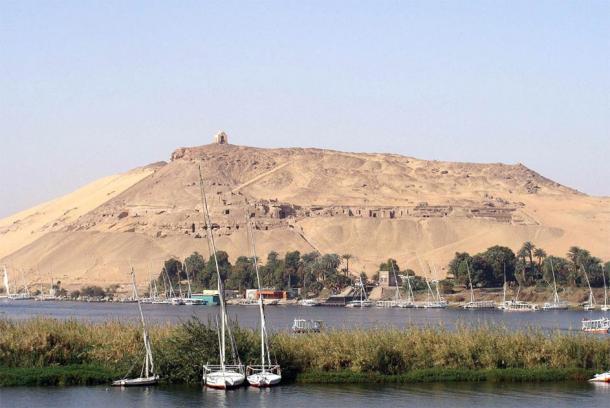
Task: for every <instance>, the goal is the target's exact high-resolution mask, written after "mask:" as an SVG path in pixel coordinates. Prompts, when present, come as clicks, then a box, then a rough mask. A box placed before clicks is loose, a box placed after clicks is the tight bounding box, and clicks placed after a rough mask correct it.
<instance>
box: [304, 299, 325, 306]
mask: <svg viewBox="0 0 610 408" xmlns="http://www.w3.org/2000/svg"><path fill="white" fill-rule="evenodd" d="M321 304H322V302H320V301H319V300H318V299H303V300H301V301H300V302H299V305H301V306H309V307H314V306H320V305H321Z"/></svg>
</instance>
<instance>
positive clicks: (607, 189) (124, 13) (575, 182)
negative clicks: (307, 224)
mask: <svg viewBox="0 0 610 408" xmlns="http://www.w3.org/2000/svg"><path fill="white" fill-rule="evenodd" d="M219 130H224V131H226V132H227V133H228V134H229V137H230V141H231V142H232V143H234V144H242V145H251V146H259V147H291V146H299V147H321V148H330V149H337V150H343V151H354V152H391V153H398V154H404V155H408V156H414V157H418V158H422V159H435V160H449V161H469V162H504V163H523V164H525V165H526V166H528V167H530V168H532V169H534V170H536V171H537V172H539V173H541V174H543V175H544V176H546V177H549V178H551V179H553V180H555V181H558V182H560V183H562V184H565V185H568V186H570V187H573V188H576V189H578V190H580V191H583V192H585V193H588V194H593V195H605V196H610V166H609V163H608V157H609V155H610V1H559V0H555V1H490V0H487V1H476V0H471V1H385V0H375V1H372V0H371V1H356V0H353V1H347V0H345V1H329V0H324V1H315V0H311V1H302V0H301V1H290V0H283V1H237V2H232V1H219V2H207V1H193V2H190V1H180V2H167V1H159V2H157V1H142V2H138V1H124V0H121V1H97V2H89V1H83V0H78V1H44V2H43V1H26V0H16V1H12V0H3V1H1V2H0V149H1V150H0V154H1V159H0V217H3V216H7V215H9V214H12V213H14V212H17V211H19V210H22V209H26V208H29V207H31V206H33V205H36V204H38V203H40V202H43V201H46V200H49V199H52V198H55V197H58V196H61V195H63V194H66V193H68V192H70V191H73V190H74V189H76V188H78V187H80V186H82V185H84V184H86V183H88V182H91V181H93V180H96V179H98V178H100V177H104V176H107V175H111V174H115V173H120V172H124V171H127V170H129V169H132V168H134V167H138V166H142V165H145V164H148V163H151V162H156V161H159V160H168V159H169V157H170V154H171V152H172V151H173V150H174V149H175V148H177V147H181V146H196V145H202V144H206V143H209V142H211V139H212V136H213V134H215V133H216V132H218V131H219Z"/></svg>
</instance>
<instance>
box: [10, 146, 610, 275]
mask: <svg viewBox="0 0 610 408" xmlns="http://www.w3.org/2000/svg"><path fill="white" fill-rule="evenodd" d="M199 165H201V167H202V171H203V176H204V179H205V184H206V189H207V193H208V196H209V199H210V206H211V211H212V219H213V222H214V223H215V224H217V225H216V228H217V229H216V231H217V237H218V242H217V244H218V248H219V249H223V250H226V251H227V252H228V253H229V255H230V256H231V257H232V260H234V259H235V257H236V256H238V255H243V254H248V247H247V244H246V234H245V231H244V229H243V228H242V227H243V225H244V222H245V221H244V220H245V217H246V214H248V215H249V216H251V215H252V214H254V215H255V217H256V222H257V224H258V230H257V232H256V233H257V244H258V247H259V248H258V250H259V256H262V257H264V256H266V254H267V253H268V252H269V251H271V250H276V251H278V252H280V253H283V252H285V251H288V250H299V251H301V252H310V251H314V250H319V251H321V252H323V253H326V252H336V253H338V254H344V253H350V254H352V255H353V256H354V258H353V260H352V261H350V264H351V265H352V266H353V269H354V270H363V269H364V270H365V271H366V272H367V273H370V274H372V273H374V272H375V271H376V266H377V265H378V264H379V263H380V262H381V261H384V260H385V259H386V258H388V257H393V258H396V259H397V260H398V262H399V264H400V265H401V266H403V267H404V266H408V267H410V268H413V269H415V270H419V269H420V262H419V261H418V259H420V260H421V261H422V263H424V262H427V263H429V264H430V265H431V266H433V269H436V272H435V273H436V275H437V276H439V277H440V276H443V275H444V273H445V271H444V269H443V268H445V266H446V264H447V262H448V261H449V260H450V259H451V258H452V256H453V254H454V253H455V252H456V251H480V250H483V249H485V248H487V247H489V246H491V245H495V244H502V245H507V246H510V247H512V248H513V249H517V248H518V247H519V246H520V245H521V243H522V242H523V241H526V240H531V241H533V242H534V243H535V244H536V245H537V246H540V247H542V248H544V249H546V250H547V252H549V253H554V254H558V255H564V254H565V252H566V251H567V250H568V248H569V246H571V245H579V246H582V247H585V248H587V249H589V250H590V251H591V252H592V253H593V254H594V255H596V256H600V257H602V258H604V259H608V258H610V245H609V242H608V241H609V237H610V199H609V198H599V197H590V196H587V195H585V194H582V193H580V192H578V191H576V190H573V189H571V188H568V187H565V186H562V185H560V184H558V183H556V182H554V181H552V180H549V179H547V178H545V177H543V176H541V175H540V174H538V173H536V172H534V171H532V170H530V169H528V168H527V167H525V166H523V165H520V164H517V165H506V164H499V163H498V164H472V163H451V162H440V161H427V160H420V159H415V158H411V157H405V156H400V155H396V154H364V153H345V152H338V151H331V150H321V149H307V148H289V149H261V148H254V147H245V146H237V145H231V144H216V143H214V144H210V145H205V146H199V147H191V148H179V149H177V150H175V151H174V152H173V153H172V155H171V160H170V161H169V162H168V163H165V162H162V163H155V164H152V165H149V166H146V167H142V168H138V169H135V170H132V171H130V172H127V173H125V174H120V175H116V176H111V177H107V178H104V179H101V180H99V181H96V182H94V183H91V184H89V185H87V186H85V187H83V188H81V189H79V190H77V191H75V192H73V193H71V194H68V195H67V196H64V197H61V198H58V199H56V200H53V201H50V202H48V203H45V204H41V205H39V206H37V207H35V208H32V209H30V210H27V211H23V212H20V213H18V214H15V215H13V216H10V217H8V218H5V219H2V220H0V264H2V263H5V264H7V265H8V266H9V270H12V271H14V272H13V273H12V275H11V276H12V278H11V279H12V280H13V279H14V280H18V279H21V278H19V276H24V277H23V278H22V280H25V281H27V282H29V283H30V284H34V283H37V282H44V283H49V282H50V280H51V278H52V279H54V280H61V281H62V282H63V283H64V284H68V285H73V286H82V285H85V284H102V285H104V284H109V283H115V282H128V274H127V271H128V265H129V262H130V261H131V262H132V263H133V264H134V266H135V267H136V270H137V272H138V274H139V279H140V280H144V279H147V276H148V275H149V273H150V272H151V271H152V273H155V274H157V273H158V271H159V270H160V265H161V263H162V261H163V260H165V259H167V258H168V257H169V256H177V257H185V256H188V255H189V254H190V253H192V252H193V251H199V252H200V253H203V254H205V256H206V257H207V255H208V251H207V244H206V241H205V239H204V237H205V230H204V229H203V223H202V213H201V203H200V194H199V181H198V180H199V179H198V177H199V176H198V166H199Z"/></svg>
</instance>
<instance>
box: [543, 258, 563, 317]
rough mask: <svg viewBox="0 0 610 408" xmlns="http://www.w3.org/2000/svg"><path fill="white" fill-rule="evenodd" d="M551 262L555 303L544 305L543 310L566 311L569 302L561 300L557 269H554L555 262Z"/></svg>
mask: <svg viewBox="0 0 610 408" xmlns="http://www.w3.org/2000/svg"><path fill="white" fill-rule="evenodd" d="M550 261H551V273H552V274H553V301H552V302H547V303H545V304H544V305H542V310H566V309H567V308H568V302H566V301H565V300H559V293H557V281H556V280H555V269H554V268H553V260H552V259H550Z"/></svg>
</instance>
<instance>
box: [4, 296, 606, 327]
mask: <svg viewBox="0 0 610 408" xmlns="http://www.w3.org/2000/svg"><path fill="white" fill-rule="evenodd" d="M143 308H144V313H145V315H146V318H147V319H148V320H150V321H152V322H157V323H180V322H183V321H186V320H188V319H190V318H191V317H192V316H196V317H197V318H199V319H200V320H202V321H207V320H208V319H211V320H214V318H215V316H216V314H217V313H218V310H219V309H218V307H213V306H171V305H151V304H145V305H143ZM266 311H267V313H266V314H267V319H268V325H269V326H270V327H271V329H272V330H289V329H290V327H291V325H292V321H293V320H294V319H295V318H303V319H312V320H323V321H324V324H325V326H326V327H328V328H348V329H349V328H357V327H365V328H370V327H379V326H394V327H399V328H403V327H409V326H426V325H432V326H438V325H442V326H445V327H447V328H449V329H451V328H454V327H455V326H456V325H458V324H468V325H481V324H490V325H493V324H499V325H502V326H506V327H508V328H511V329H519V328H526V327H538V328H541V329H543V330H562V331H569V330H574V331H578V330H580V327H581V320H582V319H583V318H585V317H587V318H598V317H602V316H609V317H610V312H608V313H604V312H600V311H594V312H585V311H583V310H562V311H536V312H520V313H519V312H502V311H499V310H462V309H451V308H450V309H378V308H374V307H372V308H364V309H358V308H355V309H349V308H343V307H324V306H319V307H305V306H295V305H290V306H268V307H267V308H266ZM228 313H229V316H230V318H232V319H237V320H238V321H239V324H240V325H241V326H244V327H255V326H256V325H257V324H258V320H259V317H258V307H256V306H229V307H228ZM37 316H48V317H54V318H58V319H68V318H74V319H78V320H87V321H92V322H101V321H107V320H119V319H120V320H121V321H125V320H132V321H134V322H137V321H138V319H139V317H138V311H137V307H136V305H135V304H134V303H85V302H37V301H29V300H28V301H25V300H20V301H10V302H9V301H0V319H2V318H10V319H26V318H31V317H37Z"/></svg>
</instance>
